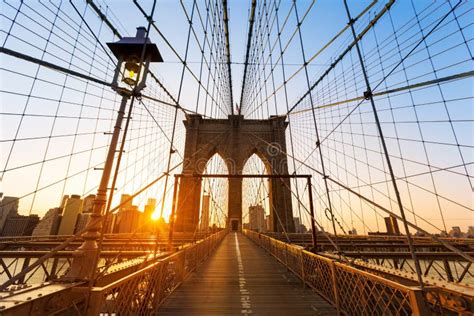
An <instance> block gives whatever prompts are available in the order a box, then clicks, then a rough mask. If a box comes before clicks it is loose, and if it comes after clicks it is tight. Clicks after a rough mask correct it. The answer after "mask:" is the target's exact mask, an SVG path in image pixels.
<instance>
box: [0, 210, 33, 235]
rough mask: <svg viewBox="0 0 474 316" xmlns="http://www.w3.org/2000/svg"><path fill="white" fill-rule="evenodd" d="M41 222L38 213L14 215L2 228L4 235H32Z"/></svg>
mask: <svg viewBox="0 0 474 316" xmlns="http://www.w3.org/2000/svg"><path fill="white" fill-rule="evenodd" d="M38 222H39V217H38V215H29V216H23V215H13V216H10V217H8V218H7V220H6V222H5V225H4V227H3V230H2V236H31V233H32V231H33V229H34V228H35V226H36V225H37V224H38Z"/></svg>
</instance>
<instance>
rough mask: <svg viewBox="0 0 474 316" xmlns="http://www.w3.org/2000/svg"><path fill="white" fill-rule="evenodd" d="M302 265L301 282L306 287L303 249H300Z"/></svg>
mask: <svg viewBox="0 0 474 316" xmlns="http://www.w3.org/2000/svg"><path fill="white" fill-rule="evenodd" d="M300 265H301V280H302V281H303V287H306V280H305V273H304V258H303V249H300Z"/></svg>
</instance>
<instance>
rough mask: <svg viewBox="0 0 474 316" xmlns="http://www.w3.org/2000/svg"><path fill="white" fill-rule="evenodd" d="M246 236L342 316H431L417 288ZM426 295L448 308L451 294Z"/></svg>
mask: <svg viewBox="0 0 474 316" xmlns="http://www.w3.org/2000/svg"><path fill="white" fill-rule="evenodd" d="M244 234H245V235H246V236H247V237H249V238H250V239H251V240H253V241H254V242H255V243H257V244H258V245H260V246H261V247H263V248H264V249H266V250H267V251H268V252H269V253H270V254H272V255H273V256H274V257H275V258H276V259H278V261H280V262H281V263H282V264H284V265H285V266H286V267H287V268H288V269H289V270H291V271H292V272H293V273H295V274H296V275H297V276H298V277H299V278H300V279H301V280H302V281H303V283H304V284H306V285H307V286H309V287H311V288H312V289H313V290H315V291H316V292H317V293H318V294H319V295H321V296H322V297H324V298H325V299H326V300H327V301H329V302H330V303H332V304H334V306H335V307H336V308H337V309H338V311H339V312H340V313H344V314H350V315H427V314H429V311H428V309H427V308H428V307H427V305H426V304H425V302H424V297H423V291H422V290H421V289H420V288H419V287H418V286H407V285H403V284H400V283H397V282H393V281H391V280H388V279H386V278H383V277H381V276H378V275H375V274H372V273H370V272H366V271H363V270H361V269H358V268H355V267H352V266H349V265H347V264H344V263H340V262H337V261H336V260H332V259H329V258H326V257H323V256H320V255H316V254H314V253H311V252H309V251H306V250H304V249H303V248H302V247H300V246H296V245H291V244H287V243H284V242H282V241H279V240H277V239H274V238H271V237H269V236H266V235H263V234H259V233H257V232H253V231H249V230H244ZM424 292H425V295H426V297H427V298H428V299H430V301H432V300H433V298H435V297H436V298H438V299H436V300H434V301H435V304H439V302H440V301H442V302H441V304H442V305H443V309H445V308H446V307H447V306H446V304H449V299H448V297H449V293H441V292H440V291H438V289H436V288H431V287H426V288H425V290H424ZM471 303H472V302H469V301H464V302H456V303H455V304H451V308H449V309H451V310H456V311H458V312H461V311H469V310H471V309H472V306H470V305H471ZM455 305H457V306H455ZM435 307H436V306H435ZM448 307H449V306H448ZM436 308H439V306H437V307H436Z"/></svg>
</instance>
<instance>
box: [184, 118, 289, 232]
mask: <svg viewBox="0 0 474 316" xmlns="http://www.w3.org/2000/svg"><path fill="white" fill-rule="evenodd" d="M285 119H286V117H280V116H271V117H270V119H268V120H248V119H244V118H243V116H239V115H230V116H229V117H228V119H203V118H202V116H201V115H188V116H187V117H186V120H185V121H184V125H185V127H186V141H185V149H184V165H183V174H187V175H192V174H202V173H203V172H204V170H205V168H206V164H207V162H208V160H209V159H210V158H211V157H212V156H213V155H214V154H216V153H217V154H219V155H220V156H221V157H222V159H223V160H224V161H225V163H226V165H227V169H228V171H229V174H242V170H243V168H244V165H245V163H246V161H247V160H248V159H249V158H250V156H252V155H253V154H257V156H259V157H260V159H261V160H262V161H263V163H264V164H265V168H266V172H267V174H280V175H287V174H288V164H287V157H286V154H284V153H285V152H286V140H285V130H286V127H287V126H288V123H287V122H286V121H285ZM201 180H202V179H201V178H198V177H183V178H181V181H180V185H179V193H178V201H177V206H178V207H177V211H176V223H175V228H176V230H177V231H194V230H195V229H196V227H197V225H198V223H199V209H200V207H199V206H200V198H201ZM228 181H229V198H228V201H229V204H228V212H229V213H228V223H227V224H228V225H229V227H231V228H232V229H234V230H235V229H237V230H240V229H241V227H242V178H229V180H228ZM290 185H291V184H290V179H288V178H286V179H281V178H274V179H270V180H269V192H270V197H269V198H270V226H271V227H270V229H271V230H272V231H275V232H282V231H283V228H284V230H285V231H287V232H294V231H295V227H294V221H293V212H292V205H291V191H290Z"/></svg>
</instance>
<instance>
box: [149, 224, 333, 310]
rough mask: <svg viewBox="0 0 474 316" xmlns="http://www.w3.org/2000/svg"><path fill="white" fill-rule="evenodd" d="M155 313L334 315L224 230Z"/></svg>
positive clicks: (262, 253) (250, 246)
mask: <svg viewBox="0 0 474 316" xmlns="http://www.w3.org/2000/svg"><path fill="white" fill-rule="evenodd" d="M158 314H159V315H216V316H217V315H250V314H252V315H292V316H296V315H335V314H336V310H335V309H334V308H333V307H332V306H331V305H330V304H329V303H327V302H326V301H325V300H324V299H322V298H321V297H319V296H318V295H317V294H315V293H314V292H312V291H311V290H310V289H308V288H304V287H303V285H302V283H301V281H300V280H299V279H298V278H297V277H295V276H294V275H293V274H292V273H291V272H289V271H287V270H286V268H285V267H284V266H283V265H282V264H280V263H279V262H278V261H277V260H276V259H275V258H273V257H271V256H270V255H269V254H268V253H267V252H265V250H263V249H262V248H260V247H259V246H257V245H256V244H254V243H253V242H252V241H251V240H249V239H248V238H247V237H245V236H244V235H242V234H240V233H229V234H228V235H227V236H226V238H225V239H224V240H223V241H222V243H221V244H220V245H219V246H218V248H217V249H216V250H215V251H214V253H213V254H212V255H211V256H210V257H209V258H208V259H207V260H206V261H205V262H204V263H203V264H202V265H201V266H200V267H199V269H198V270H197V271H196V272H195V273H193V274H191V276H190V277H189V278H188V279H187V280H186V281H185V282H184V284H183V285H181V287H180V288H178V289H177V290H176V292H175V293H173V294H172V295H171V296H170V297H169V298H168V299H167V300H166V301H165V302H164V303H163V305H162V306H161V308H160V310H159V312H158Z"/></svg>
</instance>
